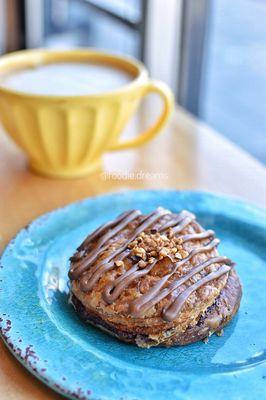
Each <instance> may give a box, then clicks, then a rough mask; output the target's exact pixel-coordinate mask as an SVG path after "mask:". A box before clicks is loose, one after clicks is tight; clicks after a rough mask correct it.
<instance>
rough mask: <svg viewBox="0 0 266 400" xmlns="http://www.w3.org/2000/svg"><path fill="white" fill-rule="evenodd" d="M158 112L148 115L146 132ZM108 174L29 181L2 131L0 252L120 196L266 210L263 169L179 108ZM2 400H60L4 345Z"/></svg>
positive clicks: (110, 162)
mask: <svg viewBox="0 0 266 400" xmlns="http://www.w3.org/2000/svg"><path fill="white" fill-rule="evenodd" d="M152 111H153V106H151V105H148V106H146V107H144V108H143V109H142V114H139V117H138V119H137V122H136V123H135V126H137V125H140V126H143V125H145V119H146V116H147V115H148V116H150V115H151V114H152ZM104 164H105V171H107V173H103V171H97V172H95V173H94V174H92V175H90V176H88V177H86V178H84V179H77V180H53V179H47V178H44V177H41V176H38V175H35V174H33V173H31V172H30V171H29V170H28V169H27V165H26V159H25V157H24V155H23V154H22V153H21V151H20V150H18V149H17V148H16V147H15V146H14V145H13V143H11V141H10V140H9V139H8V138H7V136H6V135H4V133H3V132H2V131H0V251H2V250H3V248H4V247H5V246H6V244H7V243H8V241H9V240H10V238H11V237H12V236H13V235H14V234H15V233H16V232H17V231H18V230H19V229H20V228H21V227H23V226H24V225H26V224H27V223H28V222H30V221H31V220H32V219H33V218H35V217H37V216H38V215H40V214H42V213H44V212H46V211H49V210H52V209H53V208H55V207H61V206H63V205H65V204H68V203H70V202H72V201H75V200H77V199H82V198H85V197H87V196H93V195H96V194H99V193H104V192H110V191H118V190H121V189H127V188H130V189H133V188H134V189H136V188H138V189H142V188H143V189H144V188H175V189H193V190H195V189H196V190H205V191H206V190H207V191H213V192H218V193H225V194H229V195H234V196H239V197H242V198H243V199H245V200H248V201H250V202H253V203H256V204H259V205H264V206H265V205H266V185H265V182H266V172H265V168H264V167H263V165H261V164H260V163H259V162H257V161H256V160H255V159H253V158H252V157H251V156H249V155H248V154H247V153H245V152H244V151H242V150H241V149H240V148H238V147H237V146H235V145H233V144H232V143H231V142H229V141H227V140H226V139H225V138H224V137H222V136H220V135H219V134H218V133H216V132H214V131H212V130H211V129H210V128H208V127H207V126H205V125H204V124H202V123H200V122H198V121H196V120H194V119H193V118H192V117H191V116H189V115H188V114H186V113H185V112H184V111H183V110H181V109H180V108H177V109H176V111H175V113H174V115H173V118H172V120H171V122H170V123H169V125H168V127H167V128H166V129H165V130H164V132H163V134H161V135H160V136H159V137H158V138H157V139H155V140H154V141H153V142H151V143H150V144H148V145H146V146H144V147H142V148H141V149H139V150H134V151H133V150H132V151H124V152H120V153H112V154H108V155H107V156H106V157H105V160H104ZM0 398H1V399H2V400H13V399H14V400H22V399H23V400H33V399H34V400H36V399H38V400H43V399H60V398H61V396H59V395H57V394H55V393H54V392H52V391H51V390H50V389H48V388H47V387H46V386H44V385H43V384H41V383H40V382H39V381H37V379H35V378H33V377H32V376H31V375H30V374H29V373H28V372H27V371H25V370H24V368H23V367H22V366H21V365H20V364H19V363H18V362H17V361H16V360H15V359H14V358H13V357H12V356H11V355H10V354H9V352H8V350H7V349H6V348H5V346H4V345H3V343H2V342H1V343H0Z"/></svg>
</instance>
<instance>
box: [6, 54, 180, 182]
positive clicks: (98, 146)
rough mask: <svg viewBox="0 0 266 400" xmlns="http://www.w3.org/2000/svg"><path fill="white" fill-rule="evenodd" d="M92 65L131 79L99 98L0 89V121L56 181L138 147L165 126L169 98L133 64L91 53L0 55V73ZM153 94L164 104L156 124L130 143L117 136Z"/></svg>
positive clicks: (33, 165)
mask: <svg viewBox="0 0 266 400" xmlns="http://www.w3.org/2000/svg"><path fill="white" fill-rule="evenodd" d="M60 62H93V63H98V64H101V63H102V64H104V65H107V66H108V65H109V66H111V67H115V68H118V69H120V70H122V71H125V72H127V73H129V74H130V75H132V80H130V82H129V83H127V84H125V85H124V86H122V87H121V88H118V89H115V90H112V91H108V92H101V93H100V94H88V95H76V96H65V95H64V96H54V95H39V94H31V93H26V92H19V91H15V90H13V89H9V88H6V87H4V86H2V87H1V85H0V120H1V121H2V123H3V126H4V128H5V130H6V131H7V133H9V135H10V136H11V137H12V138H13V140H14V141H15V142H16V143H17V144H18V145H19V146H20V147H21V148H22V149H23V150H24V151H25V152H26V154H27V155H28V158H29V163H30V166H31V168H32V169H33V170H35V171H36V172H39V173H41V174H44V175H49V176H55V177H56V176H57V177H65V178H67V177H76V176H82V175H85V174H87V173H89V172H91V171H93V170H94V169H95V168H98V167H99V165H100V164H101V159H102V156H103V154H104V153H105V152H108V151H113V150H122V149H127V148H132V147H137V146H140V145H142V144H144V143H146V142H148V141H149V140H150V139H152V138H153V137H154V136H155V135H156V134H157V133H158V132H159V131H160V130H161V128H162V127H163V126H164V124H165V123H166V121H167V120H168V118H169V116H170V113H171V110H172V108H173V95H172V92H171V91H170V89H169V88H168V87H167V86H166V85H165V84H164V83H162V82H157V81H152V80H150V79H149V77H148V73H147V70H146V68H145V67H144V66H143V65H142V64H141V63H140V62H138V61H136V60H132V59H129V58H126V57H120V56H116V55H113V54H109V53H105V52H98V51H94V50H87V49H86V50H84V49H79V50H67V51H51V50H26V51H20V52H16V53H11V54H8V55H5V56H2V57H0V75H1V74H6V73H10V72H12V71H17V70H21V69H25V68H32V67H35V66H40V65H42V64H49V63H60ZM151 92H156V93H157V94H159V95H160V96H161V98H162V100H163V110H162V113H161V115H160V116H159V118H158V120H157V121H156V122H155V123H154V125H152V126H151V127H150V128H148V129H147V130H146V131H144V132H142V133H140V134H139V135H138V136H136V137H135V138H133V139H130V140H124V141H120V135H121V133H122V131H123V129H124V127H125V126H126V124H127V122H128V121H129V119H130V117H131V116H132V115H133V114H134V112H135V111H136V109H137V107H138V105H139V103H140V101H141V99H142V98H143V97H144V96H145V95H147V94H148V93H151Z"/></svg>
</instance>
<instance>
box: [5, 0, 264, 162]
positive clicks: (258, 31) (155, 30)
mask: <svg viewBox="0 0 266 400" xmlns="http://www.w3.org/2000/svg"><path fill="white" fill-rule="evenodd" d="M83 46H85V47H88V46H89V47H95V48H99V49H105V50H110V51H113V52H115V53H120V54H127V55H130V56H134V57H136V58H138V59H140V60H142V61H143V62H144V63H145V64H146V65H147V67H148V69H149V71H150V74H151V76H152V77H153V78H156V79H162V80H164V81H165V82H166V83H168V84H169V85H170V86H171V88H172V90H173V92H174V93H175V96H176V102H177V103H179V104H180V105H181V106H183V107H184V108H185V109H186V110H188V111H189V112H191V113H192V114H194V115H195V116H197V117H198V118H200V119H202V120H204V121H205V122H206V123H208V124H209V125H211V126H212V127H214V128H215V129H217V130H218V131H220V132H221V133H222V134H224V135H225V136H227V137H229V138H230V139H231V140H232V141H233V142H235V143H237V144H238V145H240V146H241V147H242V148H244V149H245V150H246V151H248V152H249V153H251V154H252V155H253V156H255V157H256V158H257V159H259V160H260V161H262V162H263V163H266V118H265V111H266V110H265V106H266V1H265V0H233V1H232V0H0V54H4V53H7V52H11V51H15V50H18V49H24V48H35V47H46V48H73V47H83Z"/></svg>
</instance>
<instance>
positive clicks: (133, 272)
mask: <svg viewBox="0 0 266 400" xmlns="http://www.w3.org/2000/svg"><path fill="white" fill-rule="evenodd" d="M166 215H169V216H170V218H167V219H166V221H164V222H163V223H161V224H160V220H161V219H162V218H164V219H165V216H166ZM192 222H193V224H194V228H195V227H196V228H195V230H196V232H195V233H192V234H190V233H188V234H184V235H181V232H182V231H183V230H184V229H185V228H186V227H188V226H189V224H191V223H192ZM158 223H159V228H158V229H156V232H159V233H165V232H167V230H168V229H169V228H171V230H172V234H174V235H175V236H177V237H180V238H181V239H182V243H185V242H188V241H195V240H197V241H198V240H204V243H205V244H204V245H202V246H200V247H197V248H195V249H193V250H192V251H191V252H190V254H188V256H187V257H186V258H184V259H182V260H180V261H177V262H175V263H173V265H172V269H171V272H169V273H168V274H166V275H164V276H163V277H162V278H161V279H160V280H159V281H157V282H156V283H155V284H154V285H153V286H152V287H151V288H150V289H149V290H148V292H146V293H145V294H142V295H140V296H139V297H138V298H137V299H135V300H133V301H131V303H130V304H129V312H130V315H131V317H133V318H141V317H142V316H144V315H145V313H146V312H147V311H148V310H149V309H150V308H151V307H153V306H155V305H156V304H158V303H159V302H160V301H161V300H162V299H164V298H165V297H167V296H168V295H170V294H173V292H174V291H175V296H174V297H173V299H172V298H171V300H170V301H169V304H168V306H167V307H166V308H165V309H164V310H163V312H162V318H163V319H164V320H166V321H168V322H171V321H173V320H174V319H176V318H177V316H178V314H179V312H180V311H181V309H182V307H183V305H184V303H185V302H186V300H187V299H188V297H189V296H190V295H191V294H192V293H193V292H194V291H196V290H198V289H199V288H200V287H201V286H203V285H205V284H206V283H208V282H210V281H212V280H215V279H217V278H219V277H221V276H222V275H224V274H226V273H228V272H229V271H230V269H231V267H232V265H233V263H232V261H231V260H230V259H229V258H227V257H223V256H214V257H211V258H209V259H208V260H206V261H204V262H201V263H200V264H198V265H196V266H195V267H193V269H192V270H190V271H189V272H188V273H187V274H185V275H184V276H182V277H181V278H178V279H174V280H172V281H171V282H170V281H169V280H170V278H171V277H173V276H174V274H175V273H176V272H177V271H178V269H179V268H180V267H181V266H183V265H184V264H186V263H187V262H189V261H192V259H193V257H194V256H195V255H197V254H200V253H208V252H210V251H212V250H213V249H215V248H216V247H217V246H218V244H219V240H218V239H216V238H214V236H215V233H214V231H212V230H206V231H205V230H203V229H202V228H201V227H200V225H199V224H198V223H197V222H196V221H195V215H194V214H192V213H190V212H188V211H185V210H184V211H182V212H181V213H180V214H178V215H173V214H171V213H170V211H168V210H165V209H163V208H161V207H160V208H158V209H157V210H155V211H154V212H152V213H151V214H149V215H147V216H143V215H142V214H141V212H140V211H138V210H132V211H128V212H125V213H123V214H121V215H120V216H119V217H118V218H117V219H115V220H114V221H111V222H108V223H106V224H104V225H102V226H101V227H100V228H98V229H97V230H96V231H95V232H93V233H92V234H91V235H89V236H88V237H87V238H86V239H85V241H84V242H83V243H82V245H81V246H80V247H79V248H78V250H77V253H76V254H75V255H74V256H73V257H72V258H71V261H72V268H71V270H70V271H69V277H70V279H72V280H79V285H80V289H81V290H82V291H83V292H85V293H87V292H89V291H90V290H92V288H93V286H94V285H95V284H96V283H97V282H98V280H99V279H100V278H101V277H102V276H103V274H105V273H106V272H107V271H109V270H111V269H112V268H114V267H115V265H116V264H115V263H116V262H117V261H123V260H124V259H126V258H127V257H130V253H131V250H130V249H129V248H128V245H129V244H130V243H131V242H132V241H134V240H135V239H136V238H137V237H138V236H139V235H140V234H141V233H142V232H144V231H149V230H150V231H152V230H154V227H155V226H156V224H158ZM130 224H134V228H133V231H132V232H131V230H130V231H129V232H130V234H129V235H128V237H127V238H126V239H125V240H124V241H123V242H122V243H121V245H120V246H119V247H118V248H116V249H115V250H113V251H112V252H111V253H110V252H108V253H107V256H104V253H105V252H106V251H107V250H108V249H109V244H110V243H108V241H110V239H112V238H113V237H115V235H117V234H118V233H120V232H121V231H123V230H124V229H126V228H127V227H128V226H129V225H130ZM130 226H131V228H132V226H133V225H130ZM206 239H210V240H209V242H208V243H207V244H206ZM92 243H93V244H92ZM99 258H100V259H99ZM97 260H98V261H97ZM158 262H159V260H158V259H157V260H156V259H155V261H154V262H152V263H151V264H148V265H147V266H146V267H145V268H143V269H140V268H139V265H138V261H137V262H135V263H134V262H133V264H132V266H131V267H130V268H129V269H128V270H127V271H124V272H123V273H122V275H120V276H119V277H118V278H116V279H115V280H114V281H112V282H110V283H108V284H107V285H106V286H105V288H104V290H103V299H104V300H105V301H106V302H107V303H109V304H111V303H113V302H114V301H115V300H116V299H118V297H119V296H120V295H121V293H122V292H123V291H124V290H125V289H126V288H127V287H128V286H129V285H130V283H131V282H133V281H134V280H136V279H139V278H141V277H142V276H145V275H147V274H148V273H149V272H150V271H151V270H152V269H153V268H154V267H155V265H156V264H157V263H158ZM212 264H216V265H217V266H218V265H219V264H221V266H220V267H219V268H218V269H217V270H215V271H213V272H211V273H208V274H206V275H205V276H201V277H200V278H199V279H198V280H197V281H196V282H195V283H193V284H190V285H189V286H186V287H185V289H184V288H183V291H182V285H184V284H188V283H189V280H190V279H191V278H193V277H194V276H195V275H196V274H199V273H201V272H202V271H204V269H205V268H206V267H208V266H210V265H212ZM176 293H177V294H176Z"/></svg>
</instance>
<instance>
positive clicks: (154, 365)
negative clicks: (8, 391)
mask: <svg viewBox="0 0 266 400" xmlns="http://www.w3.org/2000/svg"><path fill="white" fill-rule="evenodd" d="M159 205H161V206H164V207H166V208H169V209H171V210H172V211H177V212H178V211H180V210H181V209H182V208H186V209H188V210H190V211H193V212H195V213H196V214H197V216H198V218H199V220H200V222H201V223H202V224H203V225H204V226H205V227H209V228H212V229H215V231H216V232H217V236H218V237H220V238H221V239H222V243H221V245H220V250H221V252H222V253H223V254H226V255H227V256H229V257H231V258H232V259H233V260H235V261H236V262H237V270H238V272H239V275H240V277H241V281H242V283H243V289H244V290H243V292H244V293H243V299H242V303H241V307H240V311H239V312H238V314H237V316H236V317H235V318H234V320H233V321H232V322H231V323H230V324H229V325H228V326H227V327H226V328H225V332H224V336H222V337H216V336H215V335H214V336H213V337H211V339H210V341H209V343H208V344H205V343H203V342H200V343H196V344H192V345H189V346H185V347H176V348H170V349H164V348H151V349H146V350H145V349H139V348H137V347H135V346H132V345H127V344H123V343H121V342H119V341H118V340H117V339H115V338H113V337H110V336H108V335H107V334H105V333H103V332H101V331H100V330H98V329H96V328H93V327H91V326H86V325H84V324H83V323H82V322H81V321H80V320H79V318H78V317H77V316H76V314H75V312H74V311H73V308H72V306H71V305H69V304H68V279H67V271H68V267H69V262H68V258H69V256H70V255H71V254H72V253H73V252H74V250H75V249H76V247H77V246H78V245H79V244H80V242H81V241H82V240H83V239H84V237H85V236H86V235H87V234H88V232H90V231H92V230H94V229H95V228H96V227H97V226H98V225H100V224H102V223H103V222H106V221H108V220H110V219H112V218H114V217H115V216H117V215H118V214H119V213H121V212H123V211H125V210H128V209H131V208H139V209H141V210H142V211H143V212H149V211H151V210H152V209H154V208H155V207H157V206H159ZM265 238H266V215H265V211H263V210H261V209H258V208H255V207H253V206H250V205H247V204H245V203H242V202H239V201H236V200H233V199H229V198H224V197H219V196H215V195H211V194H206V193H196V192H174V191H138V192H123V193H117V194H111V195H106V196H101V197H96V198H91V199H88V200H85V201H82V202H79V203H75V204H72V205H70V206H68V207H65V208H63V209H60V210H56V211H54V212H52V213H49V214H46V215H44V216H42V217H40V218H38V219H37V220H36V221H34V222H33V223H32V224H31V225H29V226H28V227H27V228H25V229H23V230H22V231H20V232H19V234H18V235H17V236H16V238H15V239H14V240H13V241H12V242H11V243H10V244H9V246H8V247H7V249H6V250H5V252H4V254H3V257H2V260H1V270H0V279H1V281H0V315H1V331H2V336H3V339H4V341H5V343H6V344H7V346H8V347H9V349H10V350H11V351H12V352H13V354H14V355H15V356H16V357H17V359H18V360H19V361H20V362H21V363H22V364H23V365H24V366H25V367H26V368H27V369H28V370H29V371H31V372H32V373H33V374H34V375H36V376H37V377H38V378H39V379H41V380H42V381H43V382H45V383H47V384H48V385H49V386H51V387H52V388H53V389H55V390H56V391H58V392H60V393H62V394H65V395H66V396H68V397H69V398H72V399H84V400H85V399H95V400H96V399H101V400H103V399H108V400H118V399H119V400H121V399H124V400H133V399H134V400H136V399H138V400H149V399H152V400H153V399H156V400H161V399H162V400H164V399H167V398H169V399H171V400H172V399H186V400H188V399H193V400H201V399H202V400H203V399H204V400H206V399H216V400H220V399H221V400H222V399H223V400H224V399H254V400H258V399H262V398H265V397H264V396H265V391H264V389H265V386H266V379H265V378H266V368H265V349H266V343H265V340H266V339H265V332H266V319H265V310H266V296H265V293H266V273H265V249H266V243H265Z"/></svg>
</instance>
